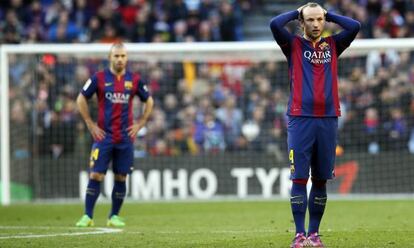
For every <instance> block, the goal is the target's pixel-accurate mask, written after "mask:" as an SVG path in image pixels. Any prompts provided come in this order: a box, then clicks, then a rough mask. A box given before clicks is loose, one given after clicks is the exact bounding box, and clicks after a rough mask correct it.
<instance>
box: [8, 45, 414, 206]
mask: <svg viewBox="0 0 414 248" xmlns="http://www.w3.org/2000/svg"><path fill="white" fill-rule="evenodd" d="M109 48H110V45H108V44H22V45H1V46H0V51H1V52H0V53H1V61H0V62H1V63H0V65H1V69H0V79H1V88H0V89H1V90H0V104H1V105H0V111H1V116H0V123H1V133H0V138H1V147H0V148H1V203H2V205H8V204H10V203H11V202H12V201H11V177H10V174H11V173H12V172H11V166H10V165H11V158H10V156H11V152H12V151H11V150H10V146H11V145H10V142H11V139H13V138H16V137H10V134H11V129H13V128H14V127H13V126H12V125H11V124H10V123H11V122H10V121H11V120H10V108H11V107H12V106H10V96H9V86H10V84H9V83H10V78H9V77H10V56H14V57H16V56H17V58H13V59H17V60H19V59H21V61H19V62H22V63H23V62H25V61H24V60H25V59H26V58H25V57H19V56H34V57H36V56H37V57H40V56H42V55H45V54H51V55H54V56H60V55H66V56H68V57H69V60H73V61H75V60H77V59H86V58H95V59H97V60H100V61H102V60H105V59H106V57H107V55H108V52H109ZM126 48H127V51H128V53H129V55H128V57H129V60H130V61H140V62H142V61H144V62H145V63H164V62H165V63H168V62H172V63H181V64H182V63H183V62H185V61H190V62H194V63H196V64H201V63H220V64H226V63H229V64H232V63H235V64H237V63H239V64H243V65H245V64H249V63H263V62H275V63H282V64H283V63H285V64H284V65H283V66H286V62H284V61H285V57H284V55H283V53H282V52H281V50H280V48H279V47H278V46H277V44H276V43H275V42H273V41H272V42H270V41H269V42H234V43H233V42H218V43H149V44H132V43H127V44H126ZM389 49H393V50H395V51H397V52H404V51H410V52H411V54H412V52H413V51H414V38H408V39H376V40H355V41H354V42H353V43H352V45H351V47H350V48H349V49H347V50H346V51H345V52H344V54H343V55H341V59H346V58H353V57H358V58H361V61H365V60H366V56H367V55H368V54H369V53H370V52H371V51H386V50H389ZM411 56H412V55H411ZM36 59H37V60H39V58H36ZM19 62H18V63H19ZM18 63H16V62H15V63H14V65H16V64H18ZM35 63H36V62H33V64H32V66H35V65H36V64H35ZM69 64H70V62H69ZM249 66H250V65H247V67H249ZM343 66H348V65H343ZM349 66H350V65H349ZM63 69H65V68H63ZM213 69H214V68H213ZM233 69H234V68H233ZM249 69H250V68H247V69H246V68H243V73H244V72H245V71H246V70H249ZM257 69H259V70H260V69H263V68H260V67H259V68H257ZM220 70H225V69H223V68H221V69H220ZM339 70H341V68H340V69H339ZM71 72H72V71H63V73H66V74H69V73H71ZM279 73H280V74H283V75H284V78H283V81H284V83H285V85H286V88H287V87H288V82H287V74H288V72H287V70H285V69H284V70H283V71H280V72H279ZM236 74H237V73H236ZM32 76H33V77H36V75H34V74H32ZM241 80H244V78H241ZM252 81H253V79H252V78H249V79H248V80H246V84H247V82H248V83H251V82H252ZM32 83H33V84H36V83H37V81H36V80H32ZM57 83H59V82H57ZM77 83H78V84H79V83H83V82H77ZM270 83H272V79H270ZM161 87H162V86H161ZM229 87H233V86H229ZM246 88H248V87H246ZM77 90H79V89H77ZM284 93H287V91H286V92H284ZM246 94H247V93H246ZM243 97H244V98H243V99H244V100H245V98H246V99H247V98H248V96H247V95H245V96H243ZM179 100H185V99H179ZM240 102H241V101H240ZM241 104H242V103H241ZM31 107H33V106H31ZM247 107H248V106H241V107H240V108H241V109H242V112H246V111H247V110H246V109H247ZM247 121H248V120H247V118H245V119H244V120H243V122H247ZM33 123H35V121H32V124H33ZM27 128H28V129H30V128H35V127H33V126H31V127H30V125H28V126H27ZM32 131H33V130H32ZM52 131H53V130H52ZM51 133H52V134H51V135H53V132H51ZM242 136H243V135H242ZM245 136H246V135H245ZM64 138H67V137H64ZM245 138H246V139H247V141H245V142H249V140H248V137H247V136H246V137H245ZM25 142H26V141H25ZM27 142H29V141H27ZM30 142H31V141H30ZM30 142H29V143H30ZM31 145H32V146H34V147H36V144H31ZM248 149H254V148H251V147H249V148H248ZM248 149H247V148H246V150H248ZM267 149H271V147H270V146H268V147H267ZM243 152H244V151H243ZM283 152H285V151H283ZM137 154H138V153H137ZM220 154H225V158H222V160H220V161H219V162H218V163H219V164H222V166H230V165H232V163H236V162H237V163H238V162H239V161H242V160H243V159H244V158H245V157H243V156H247V155H246V154H245V153H243V154H244V155H237V153H231V152H227V150H224V152H223V153H220ZM234 154H236V155H235V156H233V155H234ZM355 154H356V153H355ZM393 154H394V155H393V156H396V157H398V156H399V153H393ZM204 155H205V154H204ZM204 155H198V156H197V155H196V156H195V157H200V156H204ZM227 155H228V156H227ZM256 155H257V156H258V157H260V156H261V155H260V153H259V154H256ZM359 155H360V154H359V153H358V156H359ZM24 156H26V155H24ZM137 156H139V155H137ZM237 156H238V157H237ZM248 156H250V154H249V155H248ZM363 156H364V160H367V161H368V160H370V159H371V158H370V157H369V156H367V157H365V155H363ZM407 156H408V159H410V158H411V157H410V155H407ZM211 157H214V154H213V155H211V156H210V157H206V158H205V159H212V158H211ZM400 157H403V156H400ZM349 158H350V160H352V158H353V157H352V153H350V157H349ZM404 158H405V157H404ZM25 159H27V160H28V161H29V162H27V163H30V166H33V167H35V166H37V165H38V164H42V163H45V164H48V163H49V162H44V161H43V160H42V161H40V162H39V161H37V160H36V159H35V158H33V157H30V155H29V157H27V156H26V157H25ZM65 159H69V161H68V162H67V163H68V164H70V163H72V162H71V161H70V158H64V159H63V158H61V159H60V160H59V161H65ZM146 159H147V160H148V161H144V162H143V163H146V162H148V163H151V161H153V160H151V157H150V156H149V157H147V158H146ZM191 159H193V157H191V156H190V159H189V160H191ZM231 159H234V160H231ZM373 159H374V160H375V159H378V157H376V158H373ZM144 160H145V159H144ZM167 160H168V158H165V159H164V160H162V161H161V159H160V162H159V163H160V165H159V167H158V168H157V169H159V170H160V171H161V172H165V171H164V170H167V169H169V168H166V167H163V166H165V164H168V163H184V161H185V160H186V161H188V159H185V158H184V159H182V158H181V157H180V155H177V156H175V157H174V158H173V159H171V160H168V161H167ZM211 161H216V160H214V159H212V160H211ZM249 161H250V160H249ZM269 161H271V160H269ZM370 161H371V160H370ZM372 161H373V160H372ZM83 162H84V164H86V162H87V161H83ZM250 162H252V163H253V162H254V159H253V161H250ZM194 163H198V164H203V160H202V159H198V158H195V159H194ZM263 163H264V164H266V163H268V162H266V161H264V162H263ZM370 163H371V162H370ZM372 163H374V162H372ZM50 164H51V165H50V166H51V168H53V170H56V174H54V175H50V177H55V176H56V177H57V175H58V174H59V173H62V174H64V173H65V170H66V169H65V167H64V166H65V165H63V168H62V169H61V170H60V169H59V168H56V167H53V165H52V164H53V161H52V162H50ZM282 165H283V162H280V167H283V166H282ZM30 166H29V167H30ZM48 166H49V165H48ZM203 166H204V167H203V168H201V172H197V173H207V174H205V175H204V174H197V173H195V172H194V171H192V172H194V173H193V174H196V175H194V177H195V178H203V175H204V176H205V178H203V180H201V181H203V182H200V183H201V184H205V183H206V181H207V182H208V180H210V179H211V182H215V181H214V180H215V179H214V178H213V177H211V174H208V173H209V172H206V170H204V169H205V168H207V169H209V168H208V166H209V165H208V163H207V164H203ZM26 167H27V168H29V167H28V166H26V165H24V166H23V167H22V168H26ZM235 167H237V166H235ZM271 167H272V166H271V165H269V167H268V168H266V173H268V174H263V173H264V172H263V173H262V171H261V170H260V168H261V167H260V168H253V169H254V170H252V172H251V171H249V170H245V171H242V170H231V168H230V169H229V171H224V169H222V168H212V170H213V172H214V173H216V174H218V175H220V173H227V174H230V175H227V177H229V178H231V179H228V180H233V179H237V180H236V182H231V183H230V182H229V181H223V182H220V181H219V182H216V183H217V184H218V186H223V185H224V186H223V187H239V186H240V185H242V186H243V183H242V181H243V180H244V179H243V177H246V178H245V179H246V180H248V177H249V175H250V174H249V173H253V175H256V174H257V177H258V179H257V180H258V182H256V183H255V185H256V184H257V185H259V186H260V183H262V181H260V180H261V179H260V175H263V176H262V178H265V177H266V176H267V177H268V178H270V177H271V171H270V168H271ZM30 168H32V167H30ZM83 168H86V167H85V166H83ZM347 168H348V170H346V173H350V171H352V168H354V167H353V166H352V165H350V166H349V167H347ZM349 168H351V169H349ZM210 169H211V168H210ZM233 169H234V168H233ZM179 170H180V168H179V166H178V167H177V171H179ZM214 170H217V171H214ZM222 170H223V171H222ZM387 170H388V169H387ZM387 170H385V169H384V171H383V173H384V174H382V175H381V176H380V177H375V176H374V178H372V180H373V182H375V183H380V182H379V181H383V180H386V173H387ZM413 171H414V170H412V171H410V172H408V174H409V175H411V176H413V174H414V172H413ZM181 172H182V171H181ZM39 173H40V174H37V172H34V173H32V174H33V175H29V176H28V177H39V176H42V175H41V173H42V172H39ZM79 173H81V175H84V174H82V172H81V171H80V172H78V173H77V174H76V177H77V176H78V175H79ZM151 173H153V171H151V170H150V169H148V171H145V172H143V174H139V173H138V174H137V173H136V174H137V175H139V176H137V178H141V179H142V178H145V176H148V175H158V174H156V173H155V172H154V173H153V174H151ZM168 173H170V171H167V172H166V174H160V178H161V179H160V180H162V179H163V178H165V177H168V176H169V174H168ZM174 173H176V172H174ZM185 173H187V172H185ZM185 173H184V172H182V174H183V175H184V174H185ZM238 173H239V174H238ZM243 173H244V174H243ZM255 173H256V174H255ZM261 173H262V174H261ZM275 173H276V172H275ZM277 173H281V171H278V172H277ZM355 173H357V172H355ZM360 173H368V172H364V171H363V172H360ZM166 175H167V176H166ZM185 175H186V177H188V180H189V181H188V182H186V184H188V185H193V186H194V185H196V186H194V187H198V186H197V182H198V181H197V180H196V179H194V180H193V181H192V182H190V181H191V175H192V174H191V173H190V172H188V174H185ZM275 175H276V174H275ZM232 176H233V177H232ZM348 176H349V175H348ZM74 177H75V176H74ZM83 177H84V176H79V179H76V180H79V181H81V180H82V178H83ZM155 177H156V176H154V178H155ZM176 177H179V175H178V174H177V175H176ZM366 177H367V178H371V176H370V175H367V176H366ZM206 178H207V179H206ZM57 180H58V179H57ZM147 180H149V179H148V178H147ZM154 180H155V179H154ZM226 180H227V179H226ZM275 180H279V179H275ZM370 180H371V179H370ZM39 181H41V180H39ZM377 181H378V182H377ZM263 182H264V181H263ZM34 183H36V182H34ZM81 183H84V182H79V184H78V183H76V185H72V184H71V183H70V182H66V184H65V185H62V186H59V187H62V188H64V187H70V188H73V189H74V191H77V190H78V189H79V185H80V184H81ZM171 183H172V184H173V185H175V183H178V182H175V181H171ZM393 183H394V182H393ZM133 184H134V182H131V185H133ZM188 185H187V186H188ZM229 185H230V186H229ZM237 185H239V186H237ZM263 185H264V184H263ZM263 185H262V186H263ZM280 185H282V183H281V184H280ZM376 185H377V184H373V185H372V186H370V187H372V188H374V187H376ZM146 186H148V185H146ZM187 186H185V187H187ZM259 186H257V187H259ZM148 187H149V186H148ZM154 187H155V186H154ZM177 187H178V186H177ZM183 187H184V186H183ZM240 187H241V186H240ZM246 187H247V186H246ZM252 187H253V186H252ZM254 187H256V186H254ZM277 187H279V186H277ZM280 187H282V186H280ZM336 187H337V188H339V189H338V192H339V193H341V190H342V191H344V192H350V189H349V187H352V184H351V186H349V185H348V186H347V185H345V186H344V185H339V186H338V185H337V186H336ZM347 187H348V188H347ZM359 187H363V182H361V185H360V186H359ZM410 187H411V186H407V187H406V188H404V189H402V190H401V192H400V193H410V192H408V191H409V190H407V188H410ZM204 188H205V186H204ZM207 188H209V187H207ZM75 189H76V190H75ZM209 189H215V187H214V186H212V187H211V188H209ZM278 189H279V188H278ZM164 190H165V188H164ZM168 190H169V189H168ZM173 190H175V191H177V190H178V191H179V190H181V188H174V189H173ZM197 190H198V191H197V192H199V193H200V192H201V193H200V195H203V194H202V193H203V190H202V189H198V188H197ZM220 190H222V189H220V187H219V188H218V189H216V191H217V195H222V194H223V195H230V196H236V197H237V195H238V193H240V192H238V193H235V192H233V193H232V191H231V190H230V189H223V190H222V191H220ZM280 190H281V189H280ZM79 191H80V190H79ZM194 191H196V190H194ZM241 191H243V190H241ZM248 191H249V188H247V192H244V191H243V192H244V193H243V192H242V193H241V194H245V195H246V194H247V195H249V192H248ZM253 191H254V190H253ZM259 191H260V190H259ZM264 191H265V190H264V189H263V192H264ZM281 191H282V190H281ZM171 192H172V191H171ZM191 192H192V191H191V189H188V192H187V193H188V195H190V194H191ZM266 192H267V193H266V196H269V192H268V191H266ZM372 192H374V193H377V192H375V191H374V190H373V191H372ZM390 192H391V193H392V192H393V191H392V190H390V191H387V192H383V193H390ZM342 193H343V192H342ZM351 193H352V192H351ZM355 193H364V192H363V191H361V192H360V191H356V192H355ZM411 193H412V192H411ZM58 194H59V192H55V193H53V194H52V193H50V194H49V193H48V194H46V195H47V196H46V197H47V198H49V197H50V198H59V196H58ZM134 194H138V193H136V192H135V193H134ZM145 194H146V193H145ZM171 194H173V193H171ZM171 194H170V195H169V196H171ZM183 194H184V193H183ZM263 194H264V193H263ZM68 195H70V196H66V195H63V196H62V198H67V197H73V194H68ZM184 195H187V194H184ZM271 195H272V194H270V196H271ZM42 197H43V196H42ZM42 197H40V198H39V199H42ZM204 197H205V195H204ZM35 199H38V198H37V197H35Z"/></svg>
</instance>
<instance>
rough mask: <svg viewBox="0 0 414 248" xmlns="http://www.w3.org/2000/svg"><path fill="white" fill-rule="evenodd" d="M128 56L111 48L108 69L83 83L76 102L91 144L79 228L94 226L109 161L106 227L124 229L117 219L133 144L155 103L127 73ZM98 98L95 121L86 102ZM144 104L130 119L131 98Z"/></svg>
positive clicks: (120, 49)
mask: <svg viewBox="0 0 414 248" xmlns="http://www.w3.org/2000/svg"><path fill="white" fill-rule="evenodd" d="M127 60H128V58H127V52H126V49H125V46H124V45H123V44H122V43H115V44H113V45H112V47H111V49H110V53H109V62H110V66H109V68H107V69H105V70H103V71H99V72H97V73H95V74H94V75H93V76H92V77H91V78H90V79H89V80H87V81H86V83H85V85H84V86H83V88H82V90H81V92H80V94H79V96H78V98H77V104H78V108H79V112H80V114H81V116H82V118H83V119H84V121H85V123H86V125H87V127H88V129H89V132H90V133H91V135H92V137H93V139H94V143H93V145H92V151H91V156H90V162H89V183H88V186H87V189H86V198H85V214H84V215H83V216H82V218H81V219H80V220H79V221H78V222H77V223H76V226H78V227H90V226H94V222H93V210H94V206H95V203H96V200H97V199H98V196H99V194H100V191H101V182H102V180H103V179H104V177H105V173H106V171H107V170H108V166H109V163H110V162H111V161H112V170H113V172H114V174H115V182H114V187H113V191H112V209H111V212H110V214H109V217H108V221H107V225H108V226H113V227H123V226H125V222H124V221H123V220H122V219H121V218H120V217H119V216H118V215H119V211H120V209H121V206H122V203H123V201H124V198H125V192H126V178H127V175H128V174H129V173H131V170H132V168H133V141H134V139H135V137H136V135H137V133H138V131H139V130H140V129H141V128H142V127H144V126H145V124H146V123H147V121H148V119H149V117H150V114H151V111H152V108H153V105H154V101H153V99H152V97H151V96H150V94H149V92H148V89H147V86H146V84H145V82H144V81H143V80H142V78H141V77H140V75H139V74H136V73H132V72H130V71H127V69H126V65H127ZM93 94H96V95H97V100H98V120H97V121H96V122H95V121H94V120H92V118H91V115H90V113H89V105H88V99H89V98H90V97H91V96H92V95H93ZM134 96H138V97H139V99H140V100H141V101H142V102H144V103H145V109H144V113H143V115H142V116H141V117H140V118H139V120H134V118H133V113H132V109H133V104H132V103H133V98H134Z"/></svg>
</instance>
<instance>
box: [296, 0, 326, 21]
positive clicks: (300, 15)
mask: <svg viewBox="0 0 414 248" xmlns="http://www.w3.org/2000/svg"><path fill="white" fill-rule="evenodd" d="M318 6H319V7H321V8H322V6H321V5H320V4H318V3H314V2H308V3H307V4H305V5H304V6H303V8H302V9H301V10H300V12H299V20H303V10H304V9H305V8H307V7H312V8H315V7H318ZM322 9H323V8H322Z"/></svg>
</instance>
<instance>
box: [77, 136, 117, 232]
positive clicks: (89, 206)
mask: <svg viewBox="0 0 414 248" xmlns="http://www.w3.org/2000/svg"><path fill="white" fill-rule="evenodd" d="M110 151H111V145H110V144H108V143H105V142H97V143H94V144H93V146H92V151H91V156H90V163H89V182H88V186H87V188H86V196H85V214H84V215H83V216H82V217H81V219H80V220H79V221H78V222H77V223H76V226H78V227H88V226H93V225H94V223H93V210H94V208H95V204H96V201H97V200H98V197H99V194H100V192H101V182H102V181H103V179H104V177H105V173H106V171H107V169H108V163H109V160H110Z"/></svg>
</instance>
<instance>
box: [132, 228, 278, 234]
mask: <svg viewBox="0 0 414 248" xmlns="http://www.w3.org/2000/svg"><path fill="white" fill-rule="evenodd" d="M275 232H276V231H275V230H270V229H267V230H265V229H264V230H217V231H207V232H206V231H155V232H151V231H148V232H139V231H137V232H134V231H132V232H131V231H129V232H126V233H127V234H144V233H153V234H200V233H203V234H205V233H210V234H245V233H275Z"/></svg>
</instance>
